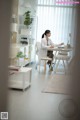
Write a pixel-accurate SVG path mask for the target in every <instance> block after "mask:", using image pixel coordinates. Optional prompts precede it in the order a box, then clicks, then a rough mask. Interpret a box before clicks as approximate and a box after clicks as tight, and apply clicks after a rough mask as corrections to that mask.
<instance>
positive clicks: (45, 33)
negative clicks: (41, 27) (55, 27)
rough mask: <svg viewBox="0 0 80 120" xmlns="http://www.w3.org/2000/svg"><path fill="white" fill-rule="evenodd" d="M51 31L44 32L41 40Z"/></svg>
mask: <svg viewBox="0 0 80 120" xmlns="http://www.w3.org/2000/svg"><path fill="white" fill-rule="evenodd" d="M50 32H51V31H50V30H46V31H45V32H44V34H42V38H44V35H47V34H49V33H50Z"/></svg>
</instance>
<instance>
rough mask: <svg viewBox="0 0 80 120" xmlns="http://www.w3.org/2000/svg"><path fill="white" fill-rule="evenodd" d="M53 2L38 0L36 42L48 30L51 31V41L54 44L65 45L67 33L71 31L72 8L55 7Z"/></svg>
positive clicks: (51, 0)
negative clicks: (62, 43) (61, 43)
mask: <svg viewBox="0 0 80 120" xmlns="http://www.w3.org/2000/svg"><path fill="white" fill-rule="evenodd" d="M48 1H50V2H48ZM53 1H54V0H38V10H37V16H38V32H37V41H41V35H42V34H43V33H44V31H45V30H46V29H49V30H51V33H52V35H51V39H52V40H53V42H54V43H60V42H64V43H67V41H68V40H69V33H71V30H72V29H71V26H72V20H73V19H72V16H73V7H71V6H59V5H58V6H56V5H55V2H53ZM52 3H53V4H52ZM51 4H52V5H51Z"/></svg>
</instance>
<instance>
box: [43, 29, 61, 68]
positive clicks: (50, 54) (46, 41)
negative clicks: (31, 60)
mask: <svg viewBox="0 0 80 120" xmlns="http://www.w3.org/2000/svg"><path fill="white" fill-rule="evenodd" d="M50 36H51V31H50V30H46V31H45V32H44V34H43V35H42V40H41V48H42V50H43V54H45V55H46V56H48V57H49V58H52V60H53V56H54V55H53V51H47V48H54V47H55V46H60V45H63V43H61V44H58V45H54V43H53V42H52V41H51V39H49V37H50ZM47 63H48V65H49V67H50V68H51V70H53V67H52V66H51V63H52V61H48V62H47Z"/></svg>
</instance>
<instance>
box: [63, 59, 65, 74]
mask: <svg viewBox="0 0 80 120" xmlns="http://www.w3.org/2000/svg"><path fill="white" fill-rule="evenodd" d="M63 66H64V70H65V74H66V66H65V63H64V60H63Z"/></svg>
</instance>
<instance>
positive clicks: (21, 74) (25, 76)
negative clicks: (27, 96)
mask: <svg viewBox="0 0 80 120" xmlns="http://www.w3.org/2000/svg"><path fill="white" fill-rule="evenodd" d="M31 76H32V68H23V67H21V68H20V70H19V71H18V72H15V74H12V75H10V77H9V84H8V86H9V88H16V89H22V90H25V89H26V88H27V87H29V86H30V85H31Z"/></svg>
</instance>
